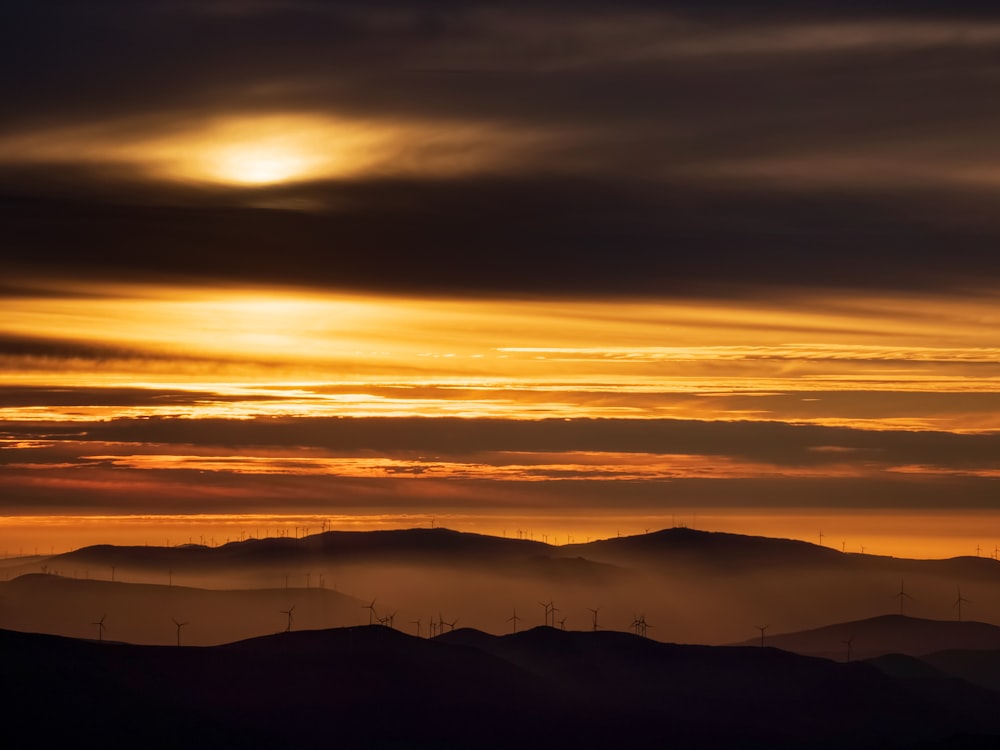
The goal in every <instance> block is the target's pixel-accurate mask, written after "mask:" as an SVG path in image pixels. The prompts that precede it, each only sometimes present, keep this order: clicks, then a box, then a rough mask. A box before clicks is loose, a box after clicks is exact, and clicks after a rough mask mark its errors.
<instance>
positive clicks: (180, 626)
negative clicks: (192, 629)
mask: <svg viewBox="0 0 1000 750" xmlns="http://www.w3.org/2000/svg"><path fill="white" fill-rule="evenodd" d="M171 619H173V618H171ZM173 623H174V625H176V626H177V645H178V646H180V645H181V628H183V627H184V626H185V625H187V624H188V623H186V622H178V621H177V620H173Z"/></svg>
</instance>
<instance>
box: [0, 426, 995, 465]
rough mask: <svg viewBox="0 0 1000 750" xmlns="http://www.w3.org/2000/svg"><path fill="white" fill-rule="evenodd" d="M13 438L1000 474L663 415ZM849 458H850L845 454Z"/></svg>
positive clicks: (899, 443) (127, 430) (926, 440)
mask: <svg viewBox="0 0 1000 750" xmlns="http://www.w3.org/2000/svg"><path fill="white" fill-rule="evenodd" d="M0 430H2V431H3V432H4V433H7V434H9V435H11V436H12V437H17V436H24V437H30V436H31V435H35V434H44V435H46V436H47V438H49V439H57V436H58V435H59V434H60V433H65V434H66V436H67V437H68V439H71V440H77V439H78V436H79V433H80V432H81V430H82V431H85V432H86V435H87V440H88V441H95V442H98V443H101V442H116V443H130V442H131V443H156V444H164V445H167V444H183V445H194V444H198V445H208V446H230V447H247V446H283V447H289V446H304V447H320V448H324V449H327V450H330V451H334V452H338V451H339V452H349V453H352V454H353V453H354V452H357V451H365V450H368V451H374V452H377V453H394V452H399V451H409V452H413V453H417V454H419V455H422V456H425V457H428V458H431V459H433V458H434V457H435V456H441V457H447V456H469V455H472V454H476V453H485V452H498V451H512V452H525V453H533V452H541V453H560V452H569V451H592V452H598V453H600V452H619V453H651V454H666V455H672V454H680V455H706V456H720V457H733V458H739V459H745V460H750V461H756V462H762V463H768V464H774V465H781V466H824V465H834V464H840V463H844V462H845V461H846V462H849V463H851V464H855V465H858V464H862V465H863V464H865V463H867V464H870V465H871V466H879V467H883V466H884V467H891V466H910V465H929V466H938V467H943V468H946V469H956V470H957V469H965V468H996V467H997V465H998V458H997V457H998V456H1000V435H998V434H995V433H983V434H956V433H950V432H932V431H908V430H878V431H871V430H861V429H853V428H847V427H824V426H818V425H794V424H784V423H781V422H750V421H744V422H739V421H734V422H703V421H694V420H662V419H635V420H630V419H573V420H565V419H550V420H538V421H526V420H503V419H476V420H468V419H457V418H433V419H432V418H354V419H352V418H332V419H331V418H258V419H252V420H225V419H196V420H192V419H177V418H160V417H153V418H143V419H113V420H111V421H108V422H92V423H85V424H81V423H79V422H75V423H72V424H68V425H62V426H60V425H57V424H36V423H30V422H7V423H2V422H0ZM845 457H846V458H845Z"/></svg>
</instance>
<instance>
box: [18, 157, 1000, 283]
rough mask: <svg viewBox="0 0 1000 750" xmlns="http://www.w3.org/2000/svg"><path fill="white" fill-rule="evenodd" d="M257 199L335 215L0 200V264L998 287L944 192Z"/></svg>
mask: <svg viewBox="0 0 1000 750" xmlns="http://www.w3.org/2000/svg"><path fill="white" fill-rule="evenodd" d="M258 195H269V196H272V197H274V196H282V195H284V196H292V197H294V196H296V195H302V196H306V197H316V196H320V197H321V198H322V199H324V200H327V201H329V202H330V203H332V204H335V205H340V206H341V208H338V209H333V210H328V211H320V212H316V211H309V212H303V211H290V210H277V209H258V208H252V207H245V206H244V207H237V206H230V207H225V206H212V205H188V206H177V205H145V206H143V205H138V206H137V205H120V204H114V203H81V202H78V201H68V200H62V201H53V200H47V199H37V200H17V201H5V202H2V203H0V221H2V224H3V227H4V229H3V240H2V242H3V245H4V248H5V250H4V257H5V261H4V265H5V267H6V268H7V269H8V276H9V277H12V276H15V275H17V274H18V272H19V271H20V273H22V274H27V275H29V276H30V275H32V274H34V275H46V274H53V273H56V269H60V270H63V271H64V272H69V273H71V274H72V275H73V276H77V277H80V276H82V277H87V276H90V277H97V278H102V277H114V278H119V279H143V278H155V279H157V280H163V279H164V278H169V277H174V278H177V279H182V278H195V277H207V279H208V280H214V281H216V282H218V281H225V280H234V281H235V280H243V281H251V282H253V281H256V282H282V281H284V282H293V283H300V284H318V285H324V286H332V287H340V288H361V289H373V290H395V291H420V292H427V293H446V294H447V293H458V294H463V293H465V294H477V293H507V294H509V293H515V294H516V293H520V292H523V293H529V294H531V293H539V294H541V293H544V294H556V295H573V294H591V295H593V294H608V295H637V294H641V295H647V296H656V295H659V294H683V293H687V294H698V293H710V292H711V293H719V291H720V290H725V289H727V288H730V292H731V291H732V287H744V288H746V289H748V290H750V291H751V292H752V291H753V290H754V289H755V287H759V286H766V287H771V286H782V285H784V286H790V287H796V286H800V287H830V288H836V287H842V288H857V289H863V288H868V289H876V290H877V289H923V290H945V289H947V288H949V287H950V288H952V289H954V288H959V289H961V288H963V287H965V288H971V287H977V286H986V285H989V284H990V283H991V282H995V281H996V280H997V279H998V278H1000V256H998V255H997V253H996V252H995V248H996V244H997V241H998V239H1000V225H998V226H995V227H993V226H985V227H984V226H977V225H975V224H968V223H966V222H965V221H964V220H963V218H962V216H963V212H964V214H968V213H970V212H972V211H974V208H973V206H972V205H968V204H967V205H966V206H964V208H962V209H956V210H955V211H952V210H951V206H952V205H953V204H952V203H951V201H950V199H949V198H950V197H949V196H941V195H939V194H935V193H933V192H930V191H926V192H923V193H911V194H909V195H907V196H905V198H906V199H905V200H904V199H903V198H901V197H899V196H885V195H873V194H869V195H866V196H859V195H845V194H842V193H841V194H837V193H829V192H827V193H822V194H816V193H805V194H802V193H798V194H797V193H793V192H788V191H783V192H778V191H772V192H764V193H760V192H752V191H746V192H740V191H736V190H732V191H698V190H697V189H694V188H692V189H688V190H683V189H682V188H681V186H679V185H662V184H648V183H647V184H642V185H636V184H629V183H621V182H610V181H594V180H585V179H579V178H575V179H574V178H543V177H538V178H535V179H496V180H491V179H476V180H472V179H467V180H455V181H452V180H436V181H435V180H424V181H419V180H410V181H381V182H353V183H348V184H326V185H311V186H307V187H305V188H297V189H295V190H291V189H288V190H285V191H281V190H268V191H259V193H258ZM937 198H941V200H940V201H938V200H937ZM945 249H947V250H945Z"/></svg>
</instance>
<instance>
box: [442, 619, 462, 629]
mask: <svg viewBox="0 0 1000 750" xmlns="http://www.w3.org/2000/svg"><path fill="white" fill-rule="evenodd" d="M457 622H458V618H457V617H456V618H455V619H454V620H452V621H451V622H446V621H445V619H444V618H441V624H442V625H447V626H448V630H449V632H450V631H452V630H454V629H455V623H457Z"/></svg>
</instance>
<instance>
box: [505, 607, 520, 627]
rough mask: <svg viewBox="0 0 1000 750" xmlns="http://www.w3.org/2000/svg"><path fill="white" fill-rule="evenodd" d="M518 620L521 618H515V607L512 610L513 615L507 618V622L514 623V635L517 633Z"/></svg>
mask: <svg viewBox="0 0 1000 750" xmlns="http://www.w3.org/2000/svg"><path fill="white" fill-rule="evenodd" d="M520 619H521V618H520V617H518V616H517V608H516V607H515V608H514V614H513V615H511V616H510V617H508V618H507V622H513V623H514V632H515V633H516V632H517V621H518V620H520Z"/></svg>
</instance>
